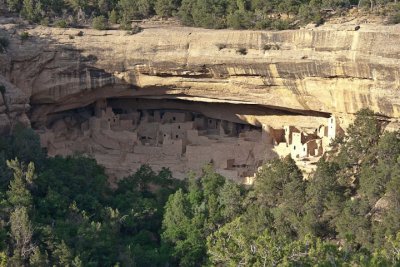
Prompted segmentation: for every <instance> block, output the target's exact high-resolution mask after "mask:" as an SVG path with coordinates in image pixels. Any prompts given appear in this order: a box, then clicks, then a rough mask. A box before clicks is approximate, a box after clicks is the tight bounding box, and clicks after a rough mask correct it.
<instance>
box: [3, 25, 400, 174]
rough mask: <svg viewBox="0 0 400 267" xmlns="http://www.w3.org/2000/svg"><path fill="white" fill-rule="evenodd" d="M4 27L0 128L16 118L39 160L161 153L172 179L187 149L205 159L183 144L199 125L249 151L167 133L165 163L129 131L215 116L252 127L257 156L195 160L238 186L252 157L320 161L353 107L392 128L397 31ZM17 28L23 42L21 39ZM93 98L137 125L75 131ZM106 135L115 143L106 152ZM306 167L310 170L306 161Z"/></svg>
mask: <svg viewBox="0 0 400 267" xmlns="http://www.w3.org/2000/svg"><path fill="white" fill-rule="evenodd" d="M0 21H1V20H0ZM6 22H7V21H3V24H0V36H6V38H8V39H9V40H10V44H9V46H8V47H7V49H6V51H5V53H0V63H1V65H0V85H2V87H3V89H2V90H0V92H1V95H0V96H1V97H0V130H1V131H2V132H3V133H6V132H8V131H9V130H10V129H11V128H12V127H13V125H15V124H16V123H17V122H22V123H24V124H25V125H29V124H31V125H32V127H33V128H34V129H36V130H38V132H39V133H40V134H41V136H42V137H44V139H43V138H42V139H43V140H45V145H46V147H48V149H49V151H50V152H51V154H54V155H56V154H62V155H67V154H71V153H73V152H74V151H76V150H79V149H83V151H80V152H83V153H89V154H91V155H93V156H95V157H96V159H98V161H99V162H100V163H102V164H103V165H105V166H106V167H107V169H108V170H109V171H110V170H111V172H110V173H111V174H113V173H114V174H116V173H118V175H116V176H123V175H126V174H127V173H130V172H132V171H134V169H135V168H136V165H137V166H140V164H143V163H146V162H147V161H148V162H150V159H151V158H153V159H154V155H155V154H157V156H159V157H162V160H161V161H160V160H157V162H158V163H160V162H163V163H162V164H164V161H165V162H166V163H165V164H164V165H165V166H168V167H170V168H171V169H174V168H175V169H176V172H179V173H181V174H182V176H184V173H185V172H186V171H188V167H190V166H189V165H190V164H189V165H188V164H187V162H189V161H190V160H191V158H192V156H196V157H197V156H199V155H200V154H201V152H195V153H192V154H193V155H191V154H190V153H187V151H191V149H195V150H196V151H203V150H204V151H208V150H207V149H206V148H205V147H202V146H199V145H198V144H197V145H196V144H194V143H192V141H191V139H190V138H188V137H187V135H189V136H190V135H191V134H192V133H193V131H197V130H199V129H200V132H201V134H202V135H201V136H200V135H199V138H200V139H201V140H203V139H204V140H205V142H206V143H209V142H211V141H209V140H213V141H212V142H216V143H218V144H219V145H218V146H220V147H223V146H227V147H229V144H230V142H233V143H234V144H235V146H240V144H244V143H243V142H250V143H249V144H250V146H251V147H253V146H254V147H256V146H255V145H254V144H252V143H251V142H253V141H254V140H253V141H249V140H248V137H246V134H248V133H247V132H243V133H242V135H240V134H239V135H234V136H232V135H227V134H226V133H224V131H222V132H221V130H218V133H219V134H217V135H215V133H214V132H212V131H214V130H212V131H211V134H210V129H208V132H204V129H203V130H201V128H196V127H194V126H193V127H192V126H191V127H192V128H190V129H189V130H188V131H189V132H184V135H185V137H184V138H183V139H182V138H180V137H179V138H178V137H177V138H178V139H177V141H176V142H178V143H179V142H183V143H184V145H183V148H182V149H179V151H180V152H179V153H177V154H176V155H175V159H176V162H175V161H171V160H170V156H171V155H169V154H170V153H167V152H165V153H164V152H162V153H161V154H160V152H156V153H155V154H154V155H153V154H151V153H150V154H149V153H147V152H146V153H147V154H148V155H147V154H146V153H142V152H143V151H144V150H146V151H147V150H149V151H153V150H154V151H163V148H162V146H164V150H165V149H166V148H168V147H169V146H170V145H171V144H170V143H169V141H167V143H164V142H163V141H157V142H153V141H154V140H152V141H151V142H150V141H148V139H147V138H148V137H146V135H141V132H140V127H141V126H140V125H145V124H146V123H147V122H148V118H147V117H146V116H144V115H145V114H147V113H148V112H150V113H152V112H153V111H154V110H158V111H157V112H161V113H163V112H165V111H169V112H175V111H176V110H180V111H182V112H189V113H190V114H193V116H199V114H201V116H203V117H205V118H210V119H216V120H217V122H218V124H220V125H230V124H229V123H234V125H246V124H250V125H252V126H255V127H257V129H258V130H257V131H259V132H258V133H257V134H258V135H259V137H257V138H258V139H255V140H261V136H264V135H265V136H267V137H268V141H267V142H264V146H263V147H262V151H263V152H262V153H259V151H258V150H257V151H258V152H254V151H256V150H253V148H251V149H250V148H249V151H247V152H246V153H248V154H249V156H248V157H247V158H246V160H242V159H241V158H240V157H238V158H236V159H235V157H232V158H229V157H228V158H225V156H227V155H229V154H234V153H233V152H232V153H230V152H226V153H223V154H224V158H223V160H222V161H221V159H220V158H218V157H220V156H219V155H217V156H218V157H217V156H215V157H216V158H215V159H214V158H212V157H211V156H210V157H209V155H211V154H212V153H211V152H214V150H215V149H213V146H214V145H211V146H210V148H209V149H210V151H211V152H210V151H208V152H204V153H203V154H204V156H205V158H207V159H205V161H209V162H216V160H217V158H218V160H220V161H221V162H223V164H222V163H221V164H220V165H221V166H225V165H226V166H225V167H221V172H222V173H225V172H227V171H235V173H236V172H237V171H238V170H239V171H240V168H245V171H240V173H243V177H242V178H244V177H251V175H252V174H251V173H254V171H255V170H256V169H257V167H258V166H259V165H260V164H261V162H262V160H263V159H264V160H265V159H266V158H271V157H273V156H282V155H283V154H287V153H291V154H292V155H295V156H296V157H299V159H300V158H304V157H305V160H304V162H303V163H304V164H306V165H307V164H308V163H309V162H310V159H309V158H308V157H309V156H311V155H318V156H320V155H321V153H322V151H323V149H325V148H326V146H327V144H328V143H329V140H331V139H330V137H329V135H328V134H327V132H325V131H328V128H327V127H329V129H330V126H328V124H327V122H328V120H327V118H329V117H330V116H331V115H333V117H332V118H331V119H332V120H333V119H334V118H335V123H334V124H332V125H338V129H342V128H346V125H347V124H348V123H349V122H351V120H352V118H353V115H354V113H355V112H357V111H358V110H359V109H361V108H370V109H373V110H374V111H376V112H379V113H380V114H381V115H382V118H383V119H385V120H387V121H388V122H389V125H390V126H391V128H392V129H397V128H398V125H399V117H400V93H399V90H400V45H399V42H400V25H397V26H379V25H360V27H355V25H326V26H321V27H318V28H309V29H300V30H292V31H279V32H271V31H234V30H207V29H197V28H185V27H148V28H146V27H145V28H144V29H143V31H142V32H140V33H137V34H130V33H129V32H126V31H118V30H109V31H96V30H92V29H57V28H46V27H41V26H36V27H30V28H28V27H27V26H20V25H17V24H13V23H11V22H12V21H8V22H7V23H6ZM23 32H27V33H28V38H21V33H23ZM0 89H1V88H0ZM125 100H126V101H125ZM104 101H105V102H104ZM103 102H104V103H105V105H106V106H105V107H103V112H104V110H105V109H106V108H107V103H108V104H110V103H111V104H112V105H111V108H112V110H110V112H111V113H110V114H114V113H113V112H123V114H122V115H121V116H128V114H131V115H132V114H139V115H138V116H139V117H140V118H141V122H142V123H141V124H140V125H136V126H135V124H132V123H133V121H134V120H130V121H127V122H123V123H125V124H126V123H128V124H129V125H128V124H127V125H128V127H127V128H126V129H125V128H123V127H122V128H121V127H120V126H118V127H116V128H114V130H113V131H111V132H110V129H111V128H112V127H111V128H110V127H109V126H104V125H103V126H101V127H100V126H96V127H89V128H88V129H89V130H90V131H88V130H87V129H86V128H87V127H88V126H85V125H87V124H88V123H90V121H92V123H94V122H93V121H96V120H98V119H99V117H98V116H100V115H98V114H100V113H99V112H97V115H96V112H94V110H96V109H97V107H96V105H97V104H96V103H103ZM113 105H114V106H113ZM126 112H128V113H126ZM82 114H83V115H82ZM131 115H129V116H131ZM96 116H97V119H96ZM110 116H111V117H110V118H112V117H113V116H114V115H110ZM115 116H119V115H117V113H116V114H115ZM132 116H133V115H132ZM135 116H136V115H135ZM28 117H29V118H28ZM103 119H104V118H103ZM331 119H330V120H331ZM153 120H155V118H153V119H151V120H150V121H151V122H152V123H153ZM99 123H100V122H99ZM101 123H105V122H101ZM143 123H144V124H143ZM160 123H161V122H160ZM185 123H191V122H190V121H185ZM125 124H124V125H125ZM131 124H132V125H133V126H134V127H133V128H132V125H131ZM68 125H69V126H68ZM146 125H147V124H146ZM167 126H168V125H164V124H163V123H161V124H160V125H159V126H157V127H159V129H163V128H165V127H167ZM104 127H105V128H104ZM124 127H125V126H124ZM137 127H138V128H137ZM168 127H172V126H168ZM179 127H180V126H179ZM220 127H222V126H218V129H219V128H220ZM235 127H239V126H235ZM240 127H241V126H240ZM290 127H294V128H293V129H294V130H293V136H296V138H297V139H298V140H299V141H296V142H293V143H292V141H291V136H289V135H288V136H286V134H285V137H282V138H281V137H279V138H277V133H279V135H280V136H283V132H284V131H286V130H284V129H292V128H290ZM335 127H336V126H335ZM131 128H132V129H131ZM121 129H123V130H121ZM127 129H128V130H127ZM157 129H158V128H157ZM97 130H98V132H97ZM63 131H65V132H63ZM121 131H128V132H123V133H121ZM202 131H203V132H202ZM291 131H292V130H290V131H289V132H290V134H291ZM69 132H71V134H68V133H69ZM100 132H101V134H103V135H104V136H102V135H101V134H100ZM156 132H157V134H155V135H157V136H158V135H159V134H161V135H162V133H163V132H162V130H157V131H156ZM67 135H69V136H67ZM137 135H138V136H139V137H140V138H145V139H144V140H140V138H139V139H138V140H139V141H137V142H136V143H135V142H134V143H132V142H131V141H132V140H130V139H131V138H130V137H132V136H137ZM105 136H108V137H105ZM113 136H114V137H113ZM127 136H128V137H129V138H128V137H127ZM100 137H101V138H100ZM117 137H118V138H119V139H118V138H117ZM113 138H114V139H116V140H117V141H115V140H114V141H113V142H114V143H115V144H114V143H113V145H112V146H111V145H109V144H107V142H111V141H110V140H113ZM196 138H197V137H196ZM207 138H208V139H207ZM231 138H234V140H235V141H232V139H231ZM235 138H239V139H235ZM240 138H242V139H243V140H242V139H240ZM246 138H247V139H246ZM293 138H294V137H293ZM321 138H322V139H321ZM324 138H325V139H326V140H327V141H326V140H325V139H324ZM128 139H129V140H128ZM102 140H103V141H102ZM121 140H122V141H121ZM126 140H128V141H126ZM157 140H158V139H157ZM196 140H197V139H196ZM207 140H208V141H207ZM324 140H325V141H324ZM125 141H126V142H128V143H129V144H130V146H129V148H127V144H128V143H125ZM174 142H175V141H174ZM254 142H255V143H257V142H258V141H254ZM131 143H132V144H131ZM117 144H118V145H117ZM245 144H247V143H245ZM149 145H150V147H148V146H149ZM174 145H176V144H174ZM195 146H197V147H195ZM194 147H195V148H194ZM215 147H216V146H215ZM322 148H323V149H322ZM124 149H125V150H127V151H125V150H124ZM186 149H187V151H186ZM202 149H203V150H202ZM221 149H222V148H221ZM224 149H225V150H226V151H228V150H229V149H227V148H224ZM299 149H300V150H301V151H298V150H299ZM142 150H143V151H142ZM215 151H216V150H215ZM260 151H261V150H260ZM279 151H281V152H279ZM282 151H283V152H284V153H283V152H282ZM130 153H131V154H130ZM254 153H255V154H257V156H254V155H253V154H254ZM138 154H139V155H138ZM142 154H143V155H145V154H146V155H147V156H140V155H142ZM164 154H165V155H164ZM303 154H304V155H305V156H304V155H303ZM127 155H128V156H127ZM163 155H164V156H165V157H164V156H163ZM299 155H303V156H299ZM111 158H114V159H115V160H114V161H110V159H111ZM249 158H250V159H251V164H250V163H248V161H249ZM163 160H164V161H163ZM311 161H313V164H315V161H316V158H315V159H314V160H311ZM110 162H111V163H112V164H111V163H110ZM185 162H186V163H185ZM123 163H124V164H125V165H124V164H123ZM107 164H108V165H107ZM154 164H156V163H154ZM154 164H153V165H154ZM156 165H157V164H156ZM158 165H160V164H158ZM158 165H157V166H158ZM133 166H134V167H133ZM227 166H230V167H229V168H228V167H227ZM158 167H160V168H161V167H162V166H158ZM197 167H199V166H197ZM305 168H307V166H306V167H305ZM249 170H251V171H249ZM244 173H245V174H244ZM235 175H236V174H235Z"/></svg>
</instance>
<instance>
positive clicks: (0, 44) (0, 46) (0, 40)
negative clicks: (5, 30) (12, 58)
mask: <svg viewBox="0 0 400 267" xmlns="http://www.w3.org/2000/svg"><path fill="white" fill-rule="evenodd" d="M9 44H10V42H9V41H8V39H7V37H0V53H4V52H5V51H6V49H7V47H8V45H9Z"/></svg>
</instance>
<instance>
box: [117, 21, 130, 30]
mask: <svg viewBox="0 0 400 267" xmlns="http://www.w3.org/2000/svg"><path fill="white" fill-rule="evenodd" d="M119 28H120V29H121V30H125V31H130V30H132V24H131V23H130V22H129V21H128V20H125V19H123V20H122V21H121V24H120V25H119Z"/></svg>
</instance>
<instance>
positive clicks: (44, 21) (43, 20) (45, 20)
mask: <svg viewBox="0 0 400 267" xmlns="http://www.w3.org/2000/svg"><path fill="white" fill-rule="evenodd" d="M49 24H50V21H49V18H47V17H46V18H43V19H42V20H41V21H40V25H42V26H46V27H47V26H49Z"/></svg>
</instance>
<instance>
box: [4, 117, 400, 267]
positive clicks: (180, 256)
mask: <svg viewBox="0 0 400 267" xmlns="http://www.w3.org/2000/svg"><path fill="white" fill-rule="evenodd" d="M334 145H335V149H334V150H333V151H332V152H331V153H330V154H329V155H328V154H327V155H325V157H324V158H323V159H321V161H320V162H319V163H318V169H317V171H316V172H315V174H314V176H313V177H312V179H310V180H308V181H306V180H303V177H302V174H301V172H300V171H299V169H298V168H297V166H296V165H295V163H294V162H293V160H292V159H290V158H286V159H282V160H279V159H276V160H273V161H271V162H269V163H267V164H266V165H265V166H263V168H262V169H261V170H260V171H259V173H258V174H257V177H256V180H255V184H254V185H253V186H252V187H250V188H244V187H242V186H240V185H237V184H235V183H232V182H230V181H228V180H226V179H225V178H224V177H222V176H220V175H219V174H216V173H215V172H214V171H213V169H212V166H205V167H204V171H203V174H202V176H201V177H200V178H199V179H195V177H193V175H189V178H188V179H187V180H186V181H184V182H181V181H178V180H174V179H173V178H172V177H171V175H170V172H169V171H168V170H162V171H161V172H159V173H158V174H157V173H154V172H153V171H152V170H151V169H150V168H148V167H147V166H143V167H142V168H141V169H140V170H139V171H137V172H136V173H135V174H134V175H132V176H129V177H127V178H125V179H123V180H121V181H120V183H119V185H118V188H117V189H115V190H111V189H110V188H109V186H108V184H107V177H106V175H105V174H104V170H103V169H102V168H101V167H99V166H98V165H97V164H96V163H95V161H94V160H92V159H88V158H84V157H82V156H74V157H69V158H60V157H56V158H47V157H46V156H45V154H44V152H43V151H42V150H41V148H40V146H39V140H38V138H37V137H36V135H35V134H34V133H33V132H32V131H31V130H29V129H24V128H17V129H16V130H15V131H14V133H13V135H12V136H10V137H4V138H2V139H1V142H0V151H1V153H0V157H1V160H0V161H1V165H0V178H1V205H0V219H1V224H0V226H1V231H0V249H1V251H2V253H1V262H0V266H6V265H7V264H8V265H10V266H216V265H218V266H237V265H244V266H293V265H296V266H315V265H318V266H330V265H333V266H337V265H348V266H392V265H395V264H398V263H399V262H400V255H399V253H398V251H399V249H400V225H399V222H400V205H399V203H400V198H399V196H400V194H399V193H400V192H399V190H400V185H399V183H400V136H399V132H395V133H388V132H385V133H382V131H381V123H380V122H379V121H378V119H377V116H376V114H374V113H373V112H371V111H369V110H362V111H360V112H359V113H358V116H357V119H356V120H355V121H354V123H353V124H352V125H351V126H350V127H349V129H348V135H347V136H345V137H344V138H342V139H340V140H336V141H335V144H334ZM15 157H18V159H19V160H20V162H24V163H23V164H21V163H20V162H19V161H18V160H9V161H7V164H6V159H13V158H15ZM29 162H31V163H29ZM28 163H29V164H28ZM6 165H8V167H7V166H6Z"/></svg>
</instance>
